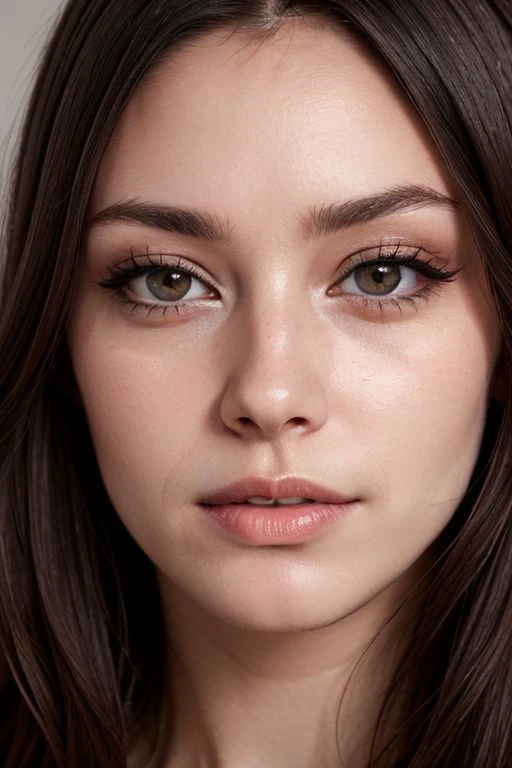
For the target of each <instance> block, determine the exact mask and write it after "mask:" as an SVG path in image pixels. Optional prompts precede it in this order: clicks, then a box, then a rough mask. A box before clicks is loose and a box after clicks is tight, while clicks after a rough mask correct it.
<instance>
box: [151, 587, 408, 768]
mask: <svg viewBox="0 0 512 768" xmlns="http://www.w3.org/2000/svg"><path fill="white" fill-rule="evenodd" d="M397 589H398V585H397V586H395V587H393V586H392V587H391V588H389V589H388V590H386V591H385V592H383V593H381V594H380V595H378V596H377V597H376V598H374V599H373V600H372V601H371V602H370V603H368V604H366V605H365V606H362V607H361V608H360V609H359V610H357V611H355V612H354V613H353V614H351V615H350V616H346V617H344V618H342V619H340V620H338V621H335V622H333V623H331V624H329V625H328V626H324V627H319V628H315V629H308V630H305V631H293V632H291V631H290V632H286V631H279V632H269V631H257V630H254V629H245V628H240V627H236V626H233V625H230V624H228V623H226V622H224V621H222V620H221V619H219V618H218V617H214V616H212V615H210V614H208V613H206V612H205V611H204V610H203V609H202V608H200V607H198V606H197V605H196V604H195V603H193V602H191V601H190V600H189V599H188V598H187V597H186V596H185V595H184V594H183V593H181V592H179V591H178V590H177V589H176V588H175V587H173V586H172V585H171V584H169V583H168V582H166V581H164V580H163V579H162V580H161V593H162V599H163V606H164V611H165V616H166V626H167V636H168V645H169V653H168V658H169V659H170V663H169V664H168V672H167V685H168V717H169V719H170V720H171V722H169V723H168V727H167V729H166V731H167V733H168V743H167V744H166V745H165V746H164V759H163V760H162V762H161V763H160V762H159V766H160V765H161V766H162V768H211V767H213V766H214V767H215V768H235V767H236V768H240V766H241V765H243V766H244V767H247V768H263V767H264V766H269V765H272V768H285V767H286V768H289V766H290V765H293V766H295V768H312V766H315V768H331V767H332V768H334V766H336V767H339V766H340V764H342V760H343V761H344V762H345V763H346V764H348V765H350V766H351V768H360V767H361V768H363V766H366V765H367V764H368V759H369V757H370V745H371V744H372V740H373V735H374V730H375V727H376V724H377V719H378V715H379V712H380V709H381V705H382V703H383V700H384V696H385V694H386V692H387V689H388V686H389V683H390V680H391V678H392V675H393V673H394V671H395V669H396V666H397V663H398V661H399V659H400V656H401V654H402V653H403V650H404V647H405V642H406V640H407V637H408V634H407V631H406V626H410V621H408V620H410V618H411V615H412V612H411V611H410V610H409V611H408V617H407V619H408V620H407V619H406V617H405V616H404V615H403V612H400V613H399V614H397V615H396V616H395V617H394V618H393V619H392V620H390V617H391V616H392V615H393V613H394V612H395V611H396V606H397V600H396V597H397V594H396V592H397ZM398 616H400V620H399V619H398ZM388 735H389V734H388ZM378 743H379V742H377V744H378ZM377 754H378V749H377ZM389 764H391V763H389Z"/></svg>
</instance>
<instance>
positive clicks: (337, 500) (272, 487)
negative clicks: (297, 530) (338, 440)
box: [199, 477, 354, 504]
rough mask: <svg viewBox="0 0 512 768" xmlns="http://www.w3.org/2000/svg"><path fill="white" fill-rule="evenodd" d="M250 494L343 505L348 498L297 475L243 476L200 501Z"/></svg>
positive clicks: (234, 500) (229, 501) (237, 499)
mask: <svg viewBox="0 0 512 768" xmlns="http://www.w3.org/2000/svg"><path fill="white" fill-rule="evenodd" d="M253 496H261V497H264V498H267V499H289V498H295V497H300V498H306V499H313V500H314V501H319V502H323V503H324V504H347V503H348V502H349V501H354V499H349V498H347V497H345V496H342V495H341V494H339V493H336V491H332V490H330V489H329V488H324V487H323V486H321V485H317V484H316V483H312V482H311V481H309V480H305V479H303V478H300V477H276V478H268V479H266V478H263V477H246V478H243V479H242V480H238V481H237V482H235V483H231V484H230V485H225V486H223V487H222V488H219V489H218V490H216V491H213V492H212V493H210V494H208V495H207V496H205V497H204V498H202V499H200V502H199V503H200V504H233V503H237V502H241V501H245V500H246V499H249V498H251V497H253Z"/></svg>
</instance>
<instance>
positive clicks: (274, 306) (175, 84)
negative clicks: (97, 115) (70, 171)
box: [69, 20, 500, 768]
mask: <svg viewBox="0 0 512 768" xmlns="http://www.w3.org/2000/svg"><path fill="white" fill-rule="evenodd" d="M419 186H422V187H424V188H428V189H429V190H430V192H432V191H434V192H435V194H436V195H437V196H438V199H437V202H436V200H435V199H434V198H433V196H432V194H430V198H429V199H427V195H425V196H424V199H422V200H420V199H419V197H418V193H417V192H416V193H415V194H416V197H414V199H413V197H411V199H410V200H409V203H408V204H407V202H403V201H402V202H403V204H401V205H400V206H395V207H394V209H387V210H385V211H384V210H382V211H381V212H380V214H379V215H377V213H378V212H375V210H374V215H373V216H371V217H370V216H366V218H365V220H362V219H363V218H364V217H361V216H359V220H358V222H357V223H350V222H347V221H345V222H344V226H343V227H341V228H340V229H339V230H338V231H332V232H330V233H327V234H321V235H318V236H314V235H313V234H312V233H311V232H310V231H308V230H307V228H305V226H304V217H305V216H306V214H307V212H308V211H310V210H311V209H317V210H318V209H319V208H320V207H321V206H324V205H325V206H329V205H331V204H334V203H346V202H347V201H349V200H353V199H354V198H360V197H368V196H376V195H380V194H381V193H383V192H387V191H389V190H390V189H392V188H399V189H402V190H403V189H405V188H406V187H407V188H409V189H411V188H413V187H414V188H417V187H419ZM441 196H443V197H444V198H448V200H443V201H441ZM456 198H457V191H456V189H454V186H453V184H452V182H451V180H450V179H449V177H448V175H447V173H446V170H445V168H444V167H443V164H442V162H441V160H440V158H439V156H438V154H437V152H436V150H435V148H434V146H433V144H432V142H431V140H430V138H429V136H428V133H427V132H426V130H425V129H424V127H423V126H422V124H421V123H420V122H419V120H418V118H417V117H416V116H415V114H414V112H413V111H412V109H411V108H410V106H409V105H408V103H407V101H406V100H405V98H404V97H403V95H402V94H401V93H400V91H399V89H398V88H397V86H396V85H395V84H394V82H393V81H392V79H391V78H390V76H389V75H388V74H386V72H385V71H383V69H382V68H381V67H380V66H378V65H377V64H376V63H375V61H373V60H372V58H371V57H370V56H369V55H368V54H367V53H366V52H365V51H363V50H361V48H360V47H359V46H358V45H356V44H355V43H354V41H352V40H351V39H350V38H348V37H346V36H345V35H344V34H343V35H342V34H341V33H340V32H338V31H335V30H332V29H329V28H325V27H320V26H317V25H315V24H313V23H312V22H311V21H304V20H301V21H298V20H295V21H289V22H286V24H285V25H284V26H283V28H282V29H281V30H280V32H279V33H278V34H277V35H276V36H274V37H272V38H270V39H269V40H267V41H265V42H264V43H263V44H262V43H259V44H256V43H254V42H251V41H250V40H248V39H245V38H241V37H239V36H231V35H230V34H229V31H227V32H225V33H222V34H221V33H215V34H211V35H209V36H208V37H205V38H203V39H202V40H200V41H196V42H195V43H193V44H190V45H189V46H188V47H187V48H185V49H184V50H181V51H180V52H179V53H178V54H177V55H176V56H173V57H172V59H169V60H168V61H166V62H163V63H162V64H160V66H159V68H158V69H157V70H155V71H154V72H152V73H151V75H150V76H149V77H148V78H147V79H146V80H145V82H144V83H143V84H142V85H141V87H140V88H139V90H138V91H137V93H136V94H135V96H134V97H133V98H132V100H131V102H130V104H129V105H128V107H127V109H126V111H125V113H124V115H123V117H122V119H121V120H120V122H119V124H118V126H117V127H116V130H115V132H114V134H113V136H112V139H111V142H110V144H109V147H108V150H107V152H106V154H105V156H104V158H103V161H102V164H101V168H100V172H99V175H98V178H97V181H96V185H95V188H94V193H93V197H92V200H91V216H95V215H96V216H97V215H98V214H100V213H101V212H102V211H105V209H107V208H108V207H109V206H112V205H114V204H117V203H119V202H122V201H126V200H134V199H136V200H138V201H145V202H149V203H152V204H159V205H166V206H180V207H184V208H185V207H190V208H200V209H201V210H202V211H208V212H209V213H210V214H211V215H213V216H215V217H218V218H220V219H227V220H228V222H227V223H228V224H229V230H230V233H231V239H230V240H229V241H215V242H214V241H207V240H206V239H204V238H199V237H194V236H192V235H183V234H179V233H171V232H167V231H164V230H163V229H161V228H160V229H159V228H157V227H156V226H152V225H150V224H148V223H146V224H144V223H140V222H135V221H128V220H126V219H119V218H117V219H112V218H110V219H109V218H108V217H107V216H106V215H103V217H100V218H101V219H102V220H101V221H100V220H98V221H96V223H94V224H92V225H91V226H90V228H89V230H88V233H87V242H86V248H85V253H84V259H83V265H82V272H81V275H80V285H79V290H78V295H77V301H76V305H75V310H74V315H73V321H72V324H71V328H70V333H69V343H70V349H71V355H72V359H73V364H74V368H75V373H76V376H77V381H78V384H79V387H80V390H81V394H82V397H83V401H84V406H85V408H86V411H87V415H88V419H89V423H90V427H91V433H92V436H93V441H94V445H95V449H96V452H97V456H98V461H99V465H100V469H101V472H102V476H103V479H104V482H105V485H106V488H107V491H108V493H109V495H110V497H111V499H112V502H113V504H114V506H115V508H116V510H117V512H118V514H119V516H120V517H121V519H122V521H123V522H124V524H125V525H126V527H127V529H128V530H129V531H130V533H131V534H132V536H133V537H134V539H135V540H136V541H137V542H138V544H139V545H140V547H141V548H142V549H143V550H144V551H145V552H146V553H147V554H148V556H149V557H150V558H151V560H152V561H153V562H154V564H155V567H156V569H157V574H158V580H159V585H160V590H161V595H162V601H163V608H164V616H165V621H166V627H167V632H168V642H169V670H168V679H167V696H168V699H169V701H170V702H171V706H170V707H169V709H168V710H167V711H166V718H167V719H166V721H165V723H164V725H165V727H164V738H163V741H162V745H161V746H162V748H161V750H160V753H159V755H158V759H157V761H156V763H155V768H199V767H201V768H203V767H204V768H213V767H214V766H215V768H241V767H242V766H243V768H269V766H272V768H289V767H290V766H294V768H331V767H334V766H339V765H340V755H339V746H340V748H341V756H342V758H343V760H344V761H345V764H346V765H347V766H350V768H363V766H365V765H366V761H367V760H368V750H369V744H370V741H371V734H372V730H373V728H374V725H375V720H376V716H377V713H378V709H379V706H380V702H381V700H382V695H383V693H384V691H385V688H386V685H387V683H388V681H389V678H390V674H391V672H392V670H393V668H394V666H395V664H396V662H397V659H398V658H399V653H400V650H401V648H402V645H403V642H404V641H405V639H406V637H407V624H406V619H407V618H410V617H411V609H410V608H409V609H408V610H406V611H403V612H402V613H401V614H399V616H398V617H397V618H396V619H395V620H394V621H393V622H392V623H391V624H389V625H387V624H386V622H387V621H388V619H389V617H390V616H391V615H392V614H393V613H394V612H395V611H396V610H397V608H398V607H399V605H400V604H401V601H402V600H403V599H404V597H405V596H406V595H407V594H408V593H409V591H410V590H411V588H412V587H413V586H414V584H415V583H416V582H417V580H418V579H419V578H420V577H421V576H422V575H423V574H424V573H425V571H426V569H427V567H428V565H429V564H430V563H431V562H433V557H432V553H431V546H432V543H433V542H434V541H435V539H436V538H437V536H438V535H439V533H440V532H441V531H442V530H443V529H444V527H445V526H446V524H447V522H448V521H449V520H450V518H451V516H452V515H453V513H454V511H455V509H456V507H457V504H458V502H459V500H460V499H461V497H462V496H463V494H464V491H465V489H466V488H467V485H468V482H469V478H470V476H471V472H472V469H473V467H474V463H475V460H476V457H477V454H478V449H479V446H480V441H481V436H482V430H483V426H484V420H485V414H486V409H487V405H488V401H489V397H490V396H491V394H492V382H493V373H494V369H495V365H496V361H497V359H498V354H499V348H500V337H499V331H498V327H497V321H496V317H495V313H494V310H493V308H492V304H491V301H490V295H489V291H488V289H487V287H486V284H485V281H484V278H483V270H482V267H481V265H480V262H479V259H478V257H477V253H476V249H475V246H474V244H473V240H472V237H471V233H470V230H469V226H468V223H467V220H466V218H465V216H464V212H463V210H462V209H461V208H460V207H459V206H457V205H453V204H451V203H450V202H449V200H456ZM360 208H361V206H360ZM363 208H364V206H363ZM366 210H367V211H368V206H367V207H366ZM132 254H133V257H134V258H133V260H132V259H131V257H132ZM148 254H150V255H152V258H153V260H154V259H158V260H159V261H158V264H161V265H162V269H164V270H165V268H167V270H170V269H172V268H173V267H174V269H175V270H176V269H177V268H178V269H184V270H186V269H187V268H188V267H190V266H192V267H195V268H196V271H197V272H199V277H197V275H196V276H194V277H193V278H191V282H190V291H189V293H187V294H186V295H185V296H184V298H183V299H182V300H181V301H182V302H183V303H182V304H181V305H180V307H179V308H178V309H176V307H175V306H174V305H175V303H176V302H175V301H174V303H173V301H172V300H171V299H170V298H169V299H162V297H161V296H159V297H157V296H156V295H155V294H151V286H150V285H149V287H148V282H147V280H146V277H147V275H146V276H144V275H141V276H139V277H136V278H135V277H133V278H131V279H130V280H129V281H128V282H127V283H126V284H125V285H123V287H122V289H119V287H118V291H119V293H118V294H114V293H113V289H112V286H111V288H110V291H109V292H108V291H107V290H106V289H105V287H103V288H100V287H99V286H98V285H97V283H98V282H102V281H103V282H105V280H107V279H108V278H109V277H111V274H110V272H109V267H110V268H111V269H112V268H114V270H115V268H116V266H119V265H123V264H124V265H126V264H127V263H130V261H131V263H132V266H133V262H135V263H136V264H137V265H146V266H147V264H148V262H147V256H148ZM383 254H384V255H387V257H388V259H389V258H391V257H392V256H393V255H394V257H395V258H396V257H397V256H399V255H401V256H407V255H408V256H411V257H412V256H414V258H416V259H419V260H422V261H423V263H424V264H425V263H427V264H429V265H430V266H431V267H432V268H435V269H436V270H441V271H444V272H445V274H446V273H448V272H450V273H453V275H452V277H451V278H450V279H442V278H438V279H437V278H434V277H433V276H432V275H425V274H422V273H421V272H420V271H418V269H417V268H416V266H415V264H416V262H415V263H414V264H413V265H412V266H410V265H408V266H404V265H395V267H394V270H395V271H394V272H391V273H390V274H391V279H392V278H393V275H395V276H397V281H396V282H397V285H396V287H394V288H393V289H392V290H390V291H389V292H388V293H386V294H383V295H378V296H377V297H376V296H375V294H373V293H371V285H372V283H371V281H372V280H373V279H374V278H373V277H372V273H370V274H368V272H367V273H365V275H366V282H364V281H361V280H359V283H358V282H357V281H356V280H355V273H354V272H352V274H351V276H350V275H348V270H349V269H350V268H355V266H356V265H358V264H360V262H361V260H366V261H369V260H370V259H375V258H376V257H380V256H382V255H383ZM178 258H179V262H178ZM358 274H359V276H360V275H361V274H362V272H361V270H360V272H359V273H358ZM203 281H204V282H203ZM361 285H363V286H366V288H364V289H363V288H361ZM368 286H370V287H369V288H368ZM377 288H378V286H377V287H376V289H377ZM365 290H367V291H370V292H369V293H368V292H367V293H365V292H364V291H365ZM109 294H110V295H109ZM119 294H122V295H121V298H124V301H119V300H118V298H119ZM134 301H138V302H141V303H142V306H141V307H140V306H139V307H137V308H134V306H133V303H132V304H130V303H128V302H134ZM249 475H251V476H264V477H266V478H269V477H276V476H282V475H292V476H300V477H303V478H307V479H309V480H311V481H313V482H316V483H319V484H321V485H324V486H327V487H329V488H331V489H335V490H337V491H338V492H339V493H340V494H341V493H342V494H344V495H346V496H347V497H350V498H357V499H358V500H359V501H358V504H357V505H356V507H355V508H354V509H353V510H351V511H350V513H348V514H347V515H345V516H343V517H342V518H341V519H339V520H337V521H336V522H335V523H334V524H332V525H330V526H328V527H327V528H325V530H323V531H322V532H321V533H320V534H319V535H316V536H314V537H312V538H311V539H310V540H307V541H305V542H302V543H300V544H294V545H287V544H283V545H280V546H276V545H275V543H273V544H271V545H268V546H266V545H254V546H251V545H248V544H247V543H245V542H241V541H239V540H237V539H236V537H233V536H231V535H228V534H226V533H225V531H223V530H221V529H220V528H218V527H216V526H215V525H213V524H212V523H211V521H210V520H209V519H207V516H206V515H205V513H204V510H203V509H201V507H200V505H199V503H198V501H199V499H200V498H201V497H203V496H204V495H205V494H208V493H211V492H212V491H213V490H215V489H217V488H219V487H221V486H223V485H226V484H228V483H232V482H234V481H237V480H239V479H240V478H243V477H247V476H249ZM412 605H413V604H412ZM412 613H413V611H412ZM379 631H380V635H379V639H378V640H377V641H376V642H375V643H374V644H373V645H371V643H372V640H373V639H374V637H375V636H376V634H378V633H379ZM370 645H371V647H370V649H369V651H368V653H367V654H366V655H365V657H364V662H363V663H362V664H361V666H360V667H359V669H358V671H357V674H356V675H354V677H353V678H352V680H351V682H350V685H349V686H348V689H347V693H346V696H345V698H344V702H343V706H342V708H341V711H340V713H339V720H338V724H339V732H337V727H336V722H337V718H338V705H339V703H340V697H341V694H342V692H343V691H344V689H345V688H346V686H347V683H348V681H349V679H350V676H351V674H352V673H353V671H354V667H355V664H356V662H357V660H358V659H359V658H360V657H361V654H363V652H364V651H365V650H366V649H367V648H368V647H369V646H370ZM337 736H339V742H340V744H339V745H338V743H337ZM137 759H138V758H136V757H135V753H134V756H133V762H132V764H133V765H135V764H137V765H138V763H137V762H136V761H137ZM141 764H142V765H143V764H144V762H142V763H141Z"/></svg>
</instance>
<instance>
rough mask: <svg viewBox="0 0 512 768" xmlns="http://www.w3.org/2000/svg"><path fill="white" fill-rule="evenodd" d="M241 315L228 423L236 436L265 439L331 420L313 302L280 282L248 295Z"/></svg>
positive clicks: (226, 398) (226, 406)
mask: <svg viewBox="0 0 512 768" xmlns="http://www.w3.org/2000/svg"><path fill="white" fill-rule="evenodd" d="M236 314H237V316H236V318H233V320H234V322H235V323H236V338H237V343H236V344H234V346H233V353H232V365H231V367H230V370H229V373H228V380H227V382H226V388H225V391H224V394H223V398H222V407H221V413H222V418H223V420H224V422H225V423H226V424H227V425H228V426H229V427H230V429H232V430H234V431H235V432H243V433H244V434H249V433H250V434H254V432H255V431H256V432H258V433H259V434H262V435H265V436H266V437H272V436H276V435H277V434H278V433H279V432H280V431H281V430H282V429H283V428H284V427H285V426H286V425H288V427H295V428H297V427H300V428H301V430H302V431H310V430H315V429H318V428H319V427H320V426H321V424H322V423H323V421H324V420H325V418H326V392H325V389H324V382H323V379H322V375H321V371H320V370H319V369H320V366H319V365H318V355H317V354H316V353H315V350H314V348H313V347H314V346H315V344H314V319H313V313H312V311H311V308H310V309H309V311H308V301H307V300H306V299H305V298H304V296H303V295H301V294H300V293H299V292H298V290H297V289H294V288H293V287H292V286H290V285H289V284H287V281H286V280H285V279H282V280H276V281H275V283H274V284H273V285H272V286H271V287H269V288H268V290H258V291H254V292H253V293H252V294H251V296H248V297H246V299H245V301H244V302H241V304H240V306H239V308H238V311H237V313H236Z"/></svg>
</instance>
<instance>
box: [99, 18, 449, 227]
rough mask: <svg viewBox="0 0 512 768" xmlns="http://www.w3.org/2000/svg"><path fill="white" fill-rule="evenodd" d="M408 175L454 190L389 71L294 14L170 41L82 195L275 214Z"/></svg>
mask: <svg viewBox="0 0 512 768" xmlns="http://www.w3.org/2000/svg"><path fill="white" fill-rule="evenodd" d="M407 183H412V184H418V183H421V184H423V185H425V186H431V187H433V188H434V189H436V190H438V191H439V192H441V193H444V194H447V195H452V196H453V195H454V190H453V186H452V185H451V182H450V179H449V178H448V175H447V172H446V170H445V168H444V166H443V164H442V162H441V160H440V158H439V156H438V154H437V151H436V149H435V147H434V145H433V142H432V140H431V139H430V137H429V135H428V133H427V131H426V129H425V127H424V126H423V124H422V122H421V120H420V119H419V117H418V116H417V115H416V114H415V112H414V110H413V109H412V107H411V106H410V104H409V103H408V100H407V98H406V97H405V95H404V94H403V93H402V91H401V89H400V88H399V87H398V86H397V84H396V83H395V81H394V79H393V77H392V76H391V75H390V73H389V72H388V71H387V70H386V68H385V67H384V66H383V65H382V64H380V63H379V62H378V60H377V59H376V57H375V55H373V54H371V53H370V52H369V51H368V50H366V49H365V47H364V46H363V45H362V44H361V43H360V42H359V41H358V40H356V39H355V38H354V37H353V36H352V35H350V34H348V33H347V32H346V31H344V30H342V29H337V28H335V27H333V26H332V25H326V24H321V25H320V24H318V23H313V22H312V21H311V20H310V19H294V20H289V21H287V22H285V23H284V25H283V26H282V27H281V28H280V29H279V31H278V32H277V33H275V34H273V35H272V36H271V37H268V38H267V39H265V40H264V41H261V40H259V41H255V40H254V39H251V38H249V37H246V36H244V35H243V34H241V33H233V30H232V29H231V30H230V29H224V30H220V31H216V32H214V33H210V34H209V35H207V36H203V37H202V38H199V39H197V40H195V41H192V42H188V43H187V44H186V46H185V47H181V48H180V49H179V50H178V52H171V53H170V54H169V55H168V56H167V58H166V59H165V60H164V61H162V62H161V63H160V64H159V65H158V66H157V67H156V68H155V69H154V70H153V71H151V72H150V73H149V74H148V76H147V77H146V79H145V80H144V81H143V83H142V84H141V86H140V87H139V88H138V90H137V91H136V93H135V94H134V96H133V97H132V99H131V100H130V102H129V104H128V106H127V108H126V109H125V111H124V113H123V115H122V117H121V119H120V121H119V123H118V125H117V126H116V129H115V131H114V133H113V136H112V138H111V141H110V143H109V146H108V148H107V151H106V153H105V155H104V158H103V160H102V164H101V167H100V172H99V174H98V178H97V183H96V185H95V190H94V195H93V201H92V203H93V205H92V207H93V209H98V208H102V207H106V206H108V205H111V204H113V203H115V202H118V201H119V200H120V199H126V198H130V199H133V198H141V199H143V200H151V201H158V202H163V203H169V202H170V203H172V204H175V205H178V204H179V205H184V206H187V205H190V206H196V207H198V206H204V207H205V208H207V209H209V210H212V211H213V212H217V213H219V214H229V215H230V218H238V217H240V218H241V219H243V218H244V217H248V216H249V215H250V216H251V219H252V220H253V222H255V223H256V220H257V219H258V218H260V219H261V221H259V222H258V225H264V224H267V225H268V224H269V223H271V222H272V220H273V216H276V217H277V212H279V217H280V218H279V222H278V221H277V218H276V221H275V223H276V226H278V225H279V224H281V225H282V226H286V223H284V224H283V216H286V211H289V212H290V215H291V214H292V211H295V210H297V209H300V210H302V209H303V208H304V207H306V206H311V205H314V204H315V203H323V202H324V201H325V200H326V199H336V200H343V199H345V198H350V197H353V196H359V195H361V196H363V195H367V194H371V193H372V192H375V191H381V190H382V189H386V188H389V187H393V186H398V185H401V184H407Z"/></svg>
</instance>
